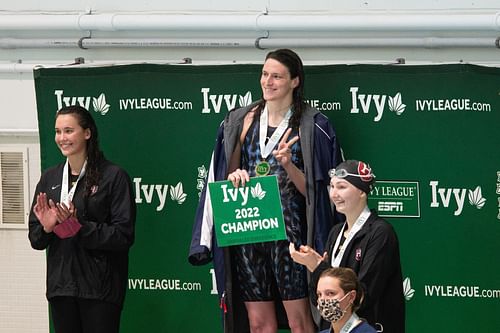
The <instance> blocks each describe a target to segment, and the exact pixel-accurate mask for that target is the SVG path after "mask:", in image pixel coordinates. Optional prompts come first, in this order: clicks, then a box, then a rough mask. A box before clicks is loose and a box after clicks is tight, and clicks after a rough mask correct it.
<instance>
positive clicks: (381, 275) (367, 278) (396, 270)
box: [310, 211, 405, 333]
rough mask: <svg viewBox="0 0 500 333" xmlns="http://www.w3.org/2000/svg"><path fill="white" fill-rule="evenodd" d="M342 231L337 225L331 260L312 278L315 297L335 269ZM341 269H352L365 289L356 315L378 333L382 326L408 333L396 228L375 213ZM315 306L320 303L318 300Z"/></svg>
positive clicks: (331, 239)
mask: <svg viewBox="0 0 500 333" xmlns="http://www.w3.org/2000/svg"><path fill="white" fill-rule="evenodd" d="M342 227H343V223H342V224H337V225H335V226H334V227H333V228H332V230H331V232H330V235H329V236H328V240H327V245H326V251H327V253H328V260H327V261H323V262H321V264H320V265H319V266H318V267H317V268H316V270H315V271H314V272H313V273H312V275H311V284H310V287H311V295H316V286H317V283H318V279H319V276H320V274H321V273H322V272H323V271H324V270H325V269H327V268H329V267H331V258H332V252H333V247H334V246H335V241H336V240H337V237H338V235H339V233H340V232H341V230H342ZM340 267H349V268H352V269H353V270H354V271H355V272H356V274H357V275H358V279H359V281H360V282H361V285H362V287H363V291H364V293H365V295H364V300H363V303H362V305H361V308H360V309H359V310H357V311H356V313H358V315H359V316H360V317H362V318H365V319H366V320H367V321H368V323H369V324H370V325H372V326H373V327H375V328H376V329H377V330H379V329H380V325H377V324H376V323H380V324H382V326H383V329H384V330H383V332H384V333H404V332H405V301H404V294H403V278H402V273H401V262H400V256H399V242H398V238H397V236H396V233H395V232H394V229H393V227H392V226H391V225H390V224H389V223H387V222H386V221H385V220H384V219H382V218H380V217H378V215H377V213H376V212H375V211H372V212H371V215H370V217H369V218H368V220H367V221H366V222H365V224H364V225H363V227H362V228H361V229H360V230H359V231H358V232H357V233H356V235H355V236H354V238H353V239H352V240H351V241H350V242H349V244H348V245H347V248H346V250H345V252H344V255H343V257H342V260H341V261H340ZM313 302H314V303H315V304H316V302H317V299H316V297H315V296H314V297H313ZM322 327H323V328H326V327H325V326H323V325H322Z"/></svg>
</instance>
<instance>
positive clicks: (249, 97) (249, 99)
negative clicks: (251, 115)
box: [239, 91, 252, 106]
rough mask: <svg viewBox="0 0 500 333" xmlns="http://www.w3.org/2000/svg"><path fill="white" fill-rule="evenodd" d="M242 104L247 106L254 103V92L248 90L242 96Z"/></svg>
mask: <svg viewBox="0 0 500 333" xmlns="http://www.w3.org/2000/svg"><path fill="white" fill-rule="evenodd" d="M239 102H240V106H247V105H250V104H251V103H252V93H251V92H250V91H247V93H246V94H245V96H240V99H239Z"/></svg>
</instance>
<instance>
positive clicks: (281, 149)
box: [273, 128, 299, 168]
mask: <svg viewBox="0 0 500 333" xmlns="http://www.w3.org/2000/svg"><path fill="white" fill-rule="evenodd" d="M291 133H292V129H291V128H289V129H287V130H286V132H285V134H284V135H283V137H282V138H281V141H280V143H279V145H278V149H276V150H274V151H273V155H274V157H275V158H276V160H277V161H278V162H279V163H280V164H281V165H282V166H283V167H284V168H286V167H287V166H288V164H289V163H290V162H291V160H292V146H293V144H294V143H295V142H297V141H299V137H298V136H295V137H293V138H292V139H291V140H290V141H288V142H287V140H288V137H289V136H290V134H291Z"/></svg>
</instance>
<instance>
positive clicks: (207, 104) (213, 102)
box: [201, 88, 252, 113]
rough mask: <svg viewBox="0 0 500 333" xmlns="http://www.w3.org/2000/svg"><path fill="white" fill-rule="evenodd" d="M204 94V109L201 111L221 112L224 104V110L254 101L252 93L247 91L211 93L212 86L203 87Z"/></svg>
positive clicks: (202, 92)
mask: <svg viewBox="0 0 500 333" xmlns="http://www.w3.org/2000/svg"><path fill="white" fill-rule="evenodd" d="M201 94H202V95H203V109H202V110H201V113H212V111H213V113H220V112H221V110H222V107H223V106H224V111H226V112H227V111H229V110H232V109H234V108H236V107H237V106H236V102H238V104H239V105H238V106H239V107H244V106H247V105H250V104H251V103H252V93H251V92H250V91H247V92H246V94H245V95H238V94H210V88H201Z"/></svg>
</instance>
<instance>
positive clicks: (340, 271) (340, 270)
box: [319, 267, 364, 312]
mask: <svg viewBox="0 0 500 333" xmlns="http://www.w3.org/2000/svg"><path fill="white" fill-rule="evenodd" d="M323 277H332V278H336V279H338V280H339V286H340V288H341V289H342V290H343V291H344V293H348V292H350V291H351V290H355V291H356V298H355V299H354V301H353V302H352V311H353V312H354V311H356V310H357V309H358V308H359V307H360V306H361V303H362V302H363V298H364V293H363V288H362V287H361V284H360V283H359V280H358V277H357V275H356V273H355V272H354V271H353V270H352V269H351V268H348V267H330V268H328V269H326V270H324V271H323V272H322V273H321V275H320V276H319V278H320V279H321V278H323Z"/></svg>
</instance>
